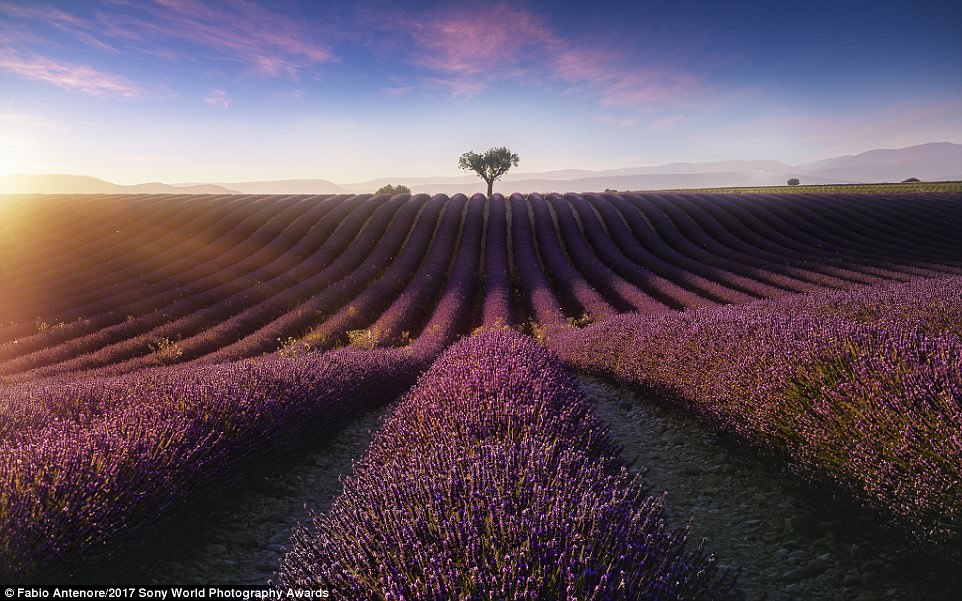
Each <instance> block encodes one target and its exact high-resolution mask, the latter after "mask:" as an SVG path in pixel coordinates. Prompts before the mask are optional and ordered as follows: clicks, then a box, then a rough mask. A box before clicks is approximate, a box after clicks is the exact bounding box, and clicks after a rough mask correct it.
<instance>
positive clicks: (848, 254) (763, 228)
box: [699, 195, 937, 283]
mask: <svg viewBox="0 0 962 601" xmlns="http://www.w3.org/2000/svg"><path fill="white" fill-rule="evenodd" d="M699 198H702V197H699ZM736 199H737V197H736ZM736 199H732V198H730V197H724V196H717V195H709V196H705V197H704V202H705V204H706V205H707V207H708V209H709V210H711V211H722V210H724V211H727V212H728V213H731V214H733V216H734V217H735V218H736V219H737V220H738V221H739V222H740V223H742V224H744V226H746V227H747V228H748V229H749V230H750V231H751V232H753V233H754V234H755V235H756V236H759V237H764V238H766V239H767V240H771V241H773V242H777V243H778V244H779V246H780V248H783V249H786V250H788V251H789V252H792V251H794V253H793V254H794V257H795V259H794V260H795V261H796V262H799V263H802V264H803V265H818V266H820V268H821V269H822V270H823V271H824V268H825V267H826V266H827V267H830V268H831V270H832V272H834V274H836V275H838V276H839V277H844V278H846V279H850V280H853V281H859V282H863V283H869V282H871V281H884V280H896V281H898V280H906V279H908V277H907V276H906V275H905V274H907V273H908V274H912V275H916V276H931V275H937V272H932V271H929V270H925V269H920V268H918V267H916V266H911V265H906V264H904V263H902V261H904V259H902V258H901V257H902V256H904V253H903V252H902V251H901V250H900V249H899V248H898V245H897V244H893V242H892V241H890V240H887V239H886V236H884V235H881V232H877V234H878V235H877V236H875V237H874V239H873V240H872V241H871V243H870V244H868V245H865V244H861V243H860V240H859V233H858V232H847V234H846V235H844V236H838V235H834V234H832V233H830V232H828V231H826V228H825V227H823V224H826V223H831V222H832V221H833V218H834V219H837V220H838V221H839V222H844V219H838V209H835V210H831V209H830V210H823V211H822V212H821V213H816V214H814V215H810V213H809V211H808V207H807V204H808V203H806V202H804V201H800V202H798V203H797V204H798V206H797V208H796V209H795V210H792V211H788V214H787V215H786V214H784V212H782V211H779V210H778V209H779V207H777V206H776V204H777V203H761V202H758V200H760V199H758V200H755V202H744V201H741V202H736ZM753 200H754V199H753ZM838 204H839V205H842V203H838ZM839 208H842V207H839ZM806 216H810V221H809V222H808V223H806V222H804V221H803V218H804V217H806ZM930 254H931V253H930ZM832 272H830V273H832Z"/></svg>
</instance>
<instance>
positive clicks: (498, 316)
mask: <svg viewBox="0 0 962 601" xmlns="http://www.w3.org/2000/svg"><path fill="white" fill-rule="evenodd" d="M487 209H488V218H487V222H486V223H487V226H486V229H485V246H484V289H483V291H482V295H481V299H482V300H481V302H482V308H481V317H480V322H481V325H484V326H489V327H500V326H509V327H511V326H514V325H515V323H516V316H515V314H514V303H513V301H512V287H511V264H510V261H509V260H508V217H507V210H506V207H505V200H504V196H502V195H501V194H494V195H493V196H492V197H491V198H490V199H488V201H487Z"/></svg>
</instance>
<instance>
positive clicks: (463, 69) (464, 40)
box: [402, 4, 556, 75]
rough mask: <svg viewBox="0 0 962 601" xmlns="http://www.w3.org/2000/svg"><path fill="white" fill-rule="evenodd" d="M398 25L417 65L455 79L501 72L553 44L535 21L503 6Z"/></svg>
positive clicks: (551, 36)
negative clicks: (407, 37)
mask: <svg viewBox="0 0 962 601" xmlns="http://www.w3.org/2000/svg"><path fill="white" fill-rule="evenodd" d="M402 26H403V27H406V28H408V30H409V31H410V33H411V34H412V35H413V36H414V43H415V48H416V50H415V53H414V56H413V59H414V61H415V62H416V63H417V64H419V65H421V66H423V67H426V68H428V69H432V70H436V71H442V72H446V73H450V74H456V75H480V74H484V73H489V72H490V71H492V70H493V69H498V70H503V69H505V68H506V67H508V66H510V65H516V64H519V63H521V62H523V60H524V59H525V57H526V56H527V55H528V54H529V52H530V49H531V47H532V46H537V45H541V44H549V45H555V44H556V41H555V39H554V36H553V35H552V34H551V32H550V31H549V30H548V28H547V27H546V26H545V25H544V24H543V23H541V22H540V20H539V19H538V18H537V17H535V16H534V15H533V14H531V13H529V12H526V11H524V10H520V9H515V8H512V7H509V6H507V5H503V4H502V5H499V6H495V7H486V8H483V9H477V10H474V11H470V12H445V13H441V14H438V15H436V16H433V17H430V18H424V19H410V20H408V21H407V22H406V23H404V24H403V25H402Z"/></svg>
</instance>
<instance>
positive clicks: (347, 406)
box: [0, 349, 425, 582]
mask: <svg viewBox="0 0 962 601" xmlns="http://www.w3.org/2000/svg"><path fill="white" fill-rule="evenodd" d="M424 363H425V358H424V357H420V356H418V355H415V354H414V353H412V352H410V351H409V350H407V349H397V350H375V351H357V350H348V349H343V350H339V351H332V352H330V353H326V354H317V355H315V354H312V355H307V356H304V357H298V358H296V359H285V358H283V357H276V356H275V357H273V358H270V359H259V360H248V361H244V362H240V363H233V364H223V365H217V366H210V367H205V368H194V369H186V368H180V367H178V368H169V369H168V370H159V371H156V372H154V373H153V374H149V375H146V376H143V377H135V376H129V377H123V378H113V379H109V380H101V381H98V380H83V381H77V382H68V383H63V384H61V385H60V386H61V389H60V390H59V391H58V390H57V387H56V386H54V385H51V386H50V388H48V389H47V390H46V391H45V393H44V395H45V396H47V397H48V398H49V400H50V401H52V402H51V403H48V404H47V407H48V409H49V411H50V412H51V414H48V416H47V417H48V419H47V422H46V423H38V421H35V422H34V423H32V424H25V425H29V426H30V427H21V428H19V429H18V430H17V431H16V432H8V433H7V436H6V437H5V438H4V439H3V440H2V441H0V576H3V577H5V578H6V579H8V580H13V579H16V580H17V581H21V582H27V581H31V582H32V581H36V582H51V581H55V582H63V581H64V579H65V578H66V577H67V576H68V575H69V574H71V573H72V572H74V571H80V570H82V566H83V565H84V563H85V562H87V561H89V560H90V559H91V558H95V557H99V556H101V555H103V554H105V553H108V552H119V550H122V548H123V544H124V543H125V542H129V541H133V540H136V539H137V538H138V536H139V534H140V532H141V531H142V530H143V529H144V528H149V526H150V524H152V523H154V522H156V520H157V519H158V517H159V516H161V515H163V514H165V513H167V512H169V511H170V510H172V509H176V508H178V507H182V506H184V505H185V504H187V503H189V502H190V501H191V499H193V498H195V497H196V496H197V495H198V494H199V493H209V492H213V491H215V490H216V489H220V490H223V489H222V488H221V487H222V486H224V485H227V484H229V483H230V482H231V479H232V478H235V477H238V476H239V475H240V474H243V473H244V470H245V469H248V468H249V465H250V464H251V463H256V462H257V461H259V460H260V459H261V458H262V457H263V455H264V453H269V452H276V450H277V449H278V448H281V447H283V446H284V445H290V444H291V443H292V442H294V441H297V440H298V439H300V438H301V437H302V436H304V435H305V434H306V433H307V430H308V429H310V436H317V435H322V434H326V433H328V432H330V431H331V429H332V428H334V427H336V425H337V424H339V423H341V422H342V421H343V420H344V419H347V418H349V417H350V416H352V415H354V414H356V413H357V412H358V411H361V410H363V409H364V408H365V407H367V406H370V405H372V404H381V403H384V402H386V401H388V400H390V399H391V398H394V397H395V396H397V395H399V394H400V393H401V392H402V391H403V390H405V389H406V388H407V387H409V386H410V385H411V384H412V383H413V381H414V379H415V377H416V375H417V373H419V372H420V371H421V369H422V365H423V364H424ZM44 395H40V396H44ZM36 396H38V395H35V398H34V399H32V401H37V400H40V399H37V398H36ZM68 399H70V401H69V402H67V403H66V404H67V405H68V406H67V407H64V408H60V407H59V405H60V403H58V401H60V402H64V401H66V400H68ZM7 401H8V402H9V401H10V399H7ZM13 402H16V400H15V399H14V401H13Z"/></svg>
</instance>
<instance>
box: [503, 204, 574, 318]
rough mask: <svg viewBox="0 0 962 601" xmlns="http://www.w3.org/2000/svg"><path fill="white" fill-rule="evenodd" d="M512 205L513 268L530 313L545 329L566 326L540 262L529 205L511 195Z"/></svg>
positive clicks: (558, 301) (558, 302)
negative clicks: (563, 324)
mask: <svg viewBox="0 0 962 601" xmlns="http://www.w3.org/2000/svg"><path fill="white" fill-rule="evenodd" d="M509 203H510V204H509V209H510V211H511V250H512V255H513V257H514V268H515V271H516V273H517V276H518V280H519V283H520V285H521V289H522V293H523V296H524V298H525V300H526V301H527V304H528V308H529V313H530V314H531V316H532V318H533V319H534V320H535V321H536V322H538V323H539V324H542V325H553V324H561V323H564V319H565V312H564V308H563V307H562V306H561V299H559V298H558V295H557V294H555V291H554V289H552V287H551V282H550V281H549V280H548V277H547V275H546V274H545V272H544V270H543V269H542V267H541V263H540V262H539V261H538V252H537V247H536V246H535V241H534V232H533V231H532V227H531V218H530V217H529V215H528V205H527V203H525V202H524V197H522V196H521V195H520V194H519V195H514V194H512V195H511V198H510V200H509Z"/></svg>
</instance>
